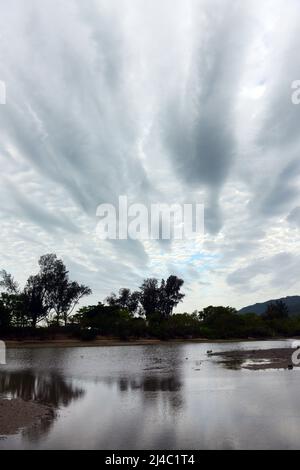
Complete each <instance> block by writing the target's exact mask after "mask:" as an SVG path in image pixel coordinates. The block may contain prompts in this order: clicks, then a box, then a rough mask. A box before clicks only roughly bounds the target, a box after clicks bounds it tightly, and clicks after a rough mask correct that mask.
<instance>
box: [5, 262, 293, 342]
mask: <svg viewBox="0 0 300 470" xmlns="http://www.w3.org/2000/svg"><path fill="white" fill-rule="evenodd" d="M0 278H1V280H0V289H1V294H0V333H1V335H2V336H5V335H10V336H18V335H20V336H24V335H33V336H35V335H39V336H41V337H49V336H51V335H52V334H54V335H55V334H56V333H58V332H64V334H68V335H71V336H77V337H80V338H81V339H84V340H92V339H94V338H96V337H97V336H105V337H107V336H113V337H119V338H122V339H130V338H160V339H171V338H183V339H184V338H186V339H187V338H188V339H190V338H208V339H229V338H268V337H275V336H291V335H299V334H300V317H299V316H293V317H290V316H289V312H288V309H287V307H286V305H285V304H284V303H283V302H276V303H272V304H270V305H269V306H268V307H267V309H266V312H265V313H264V315H262V316H259V315H256V314H254V313H253V314H251V313H250V314H246V315H240V314H239V313H238V312H237V311H236V309H234V308H231V307H223V306H217V307H216V306H209V307H206V308H204V309H202V310H196V311H195V312H193V313H192V314H188V313H182V314H178V313H177V314H176V313H174V310H175V309H176V307H178V305H179V304H180V303H181V302H182V301H183V299H184V297H185V294H184V293H183V292H182V288H183V285H184V281H183V279H180V278H178V277H177V276H174V275H172V276H169V277H168V279H166V280H165V279H162V280H160V281H159V280H158V279H155V278H149V279H145V280H144V281H143V283H142V285H141V286H140V287H139V289H137V290H136V291H131V290H130V289H128V288H122V289H120V290H119V292H118V293H111V295H109V296H108V297H107V298H106V299H104V301H103V302H99V303H98V304H96V305H90V306H86V307H81V308H79V309H78V311H76V308H77V307H78V304H79V302H80V301H81V300H82V299H83V298H84V297H87V296H89V295H91V294H92V290H91V289H90V288H89V287H88V286H85V285H84V284H80V283H78V282H77V281H73V280H71V279H70V276H69V272H68V270H67V268H66V266H65V264H64V263H63V261H62V260H61V259H59V258H58V257H57V256H56V255H55V254H47V255H44V256H42V257H41V258H40V260H39V272H38V273H37V274H35V275H32V276H30V277H29V278H28V280H27V281H26V283H25V286H24V287H23V288H21V287H20V286H19V284H18V283H17V282H16V280H15V279H14V277H13V276H12V275H11V274H10V273H7V272H6V271H5V270H2V271H1V276H0Z"/></svg>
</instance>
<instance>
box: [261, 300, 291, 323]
mask: <svg viewBox="0 0 300 470" xmlns="http://www.w3.org/2000/svg"><path fill="white" fill-rule="evenodd" d="M263 316H264V318H265V319H266V320H277V319H285V318H288V316H289V310H288V308H287V306H286V304H285V303H284V302H283V301H282V300H277V301H276V302H272V303H270V304H269V305H268V307H267V310H266V312H265V313H264V315H263Z"/></svg>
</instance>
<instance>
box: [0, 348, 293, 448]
mask: <svg viewBox="0 0 300 470" xmlns="http://www.w3.org/2000/svg"><path fill="white" fill-rule="evenodd" d="M290 344H291V341H289V340H287V341H279V342H278V341H276V342H271V341H268V342H255V343H253V342H244V343H230V344H224V343H218V344H195V343H184V344H163V345H149V346H125V347H107V348H104V347H101V348H94V347H91V348H74V349H72V348H70V349H68V348H65V349H64V348H57V349H51V348H49V349H15V350H9V351H8V358H7V362H8V363H7V366H5V367H4V366H0V395H1V396H2V397H3V396H4V397H9V398H11V397H14V398H16V397H20V398H23V399H26V400H29V399H35V400H38V401H41V402H42V403H47V404H51V405H52V407H53V409H54V410H55V413H54V414H53V418H51V419H47V420H46V421H42V422H41V423H40V424H39V425H38V426H36V427H34V428H31V429H28V430H23V431H20V432H19V434H17V435H15V436H9V437H7V438H4V439H1V440H0V449H106V450H109V449H189V450H194V449H248V448H250V449H254V448H255V449H261V448H262V449H272V448H273V449H300V373H299V372H300V371H299V370H293V371H287V370H267V371H249V370H244V369H241V368H240V365H241V364H236V365H235V367H234V368H232V365H230V366H226V364H225V365H224V364H222V363H220V358H217V357H208V356H207V354H206V351H207V350H210V349H212V350H213V351H214V352H218V351H222V350H224V351H225V350H227V351H228V350H230V349H234V350H236V349H240V348H242V349H255V348H264V349H268V348H272V347H288V346H290ZM0 435H1V430H0Z"/></svg>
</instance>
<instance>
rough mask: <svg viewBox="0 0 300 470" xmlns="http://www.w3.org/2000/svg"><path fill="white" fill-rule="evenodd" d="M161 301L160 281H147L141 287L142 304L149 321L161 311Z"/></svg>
mask: <svg viewBox="0 0 300 470" xmlns="http://www.w3.org/2000/svg"><path fill="white" fill-rule="evenodd" d="M160 300H161V295H160V288H159V286H158V280H157V279H155V278H149V279H145V280H144V282H143V284H142V285H141V287H140V302H141V305H142V307H143V310H144V314H145V315H146V318H147V319H149V318H150V317H151V315H153V314H155V313H156V312H158V311H159V301H160Z"/></svg>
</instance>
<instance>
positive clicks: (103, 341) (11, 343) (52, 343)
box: [4, 337, 286, 349]
mask: <svg viewBox="0 0 300 470" xmlns="http://www.w3.org/2000/svg"><path fill="white" fill-rule="evenodd" d="M282 339H286V338H272V341H281V340H282ZM4 341H5V344H6V347H7V348H8V349H15V348H52V347H53V348H78V347H81V348H83V347H89V348H91V347H101V346H104V347H107V346H147V345H151V344H172V343H212V344H218V343H240V342H242V343H243V342H245V341H246V342H256V341H258V340H257V339H254V338H253V339H252V338H251V339H249V338H248V339H227V340H224V339H215V340H212V339H208V338H191V339H171V340H165V341H164V340H160V339H129V340H128V341H124V340H123V341H122V340H120V339H118V338H104V337H102V338H98V339H96V340H94V341H80V340H77V339H69V338H61V339H49V340H48V339H45V340H36V339H32V340H30V339H25V340H20V341H18V340H4ZM259 341H270V338H261V339H260V340H259Z"/></svg>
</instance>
